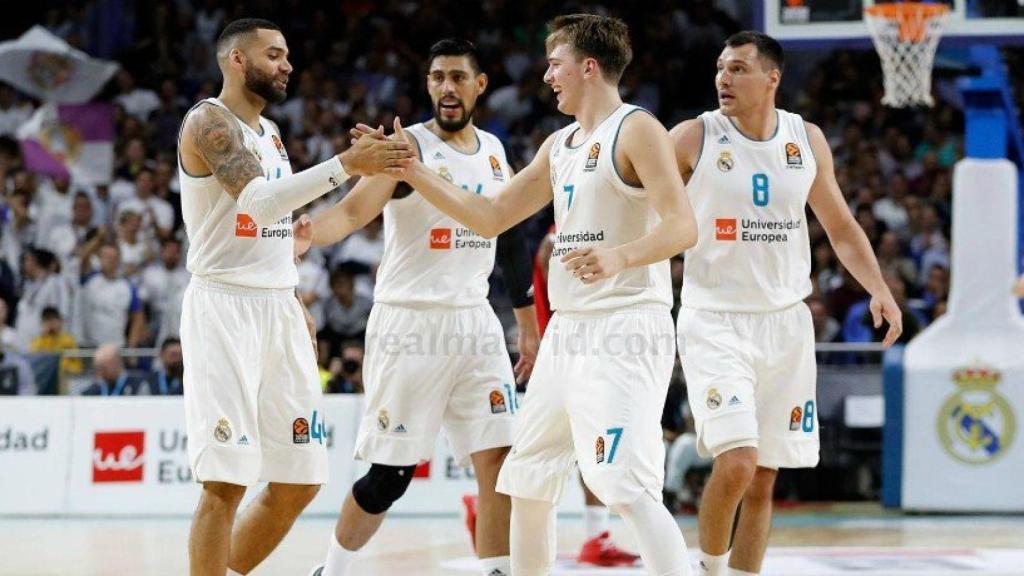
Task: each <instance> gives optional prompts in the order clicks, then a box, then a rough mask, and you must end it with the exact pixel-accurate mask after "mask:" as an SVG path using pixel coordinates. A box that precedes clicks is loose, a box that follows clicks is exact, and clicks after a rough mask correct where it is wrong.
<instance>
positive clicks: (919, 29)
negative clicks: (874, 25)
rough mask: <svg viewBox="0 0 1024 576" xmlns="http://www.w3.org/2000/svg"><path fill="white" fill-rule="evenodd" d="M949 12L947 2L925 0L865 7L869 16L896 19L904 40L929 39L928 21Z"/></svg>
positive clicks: (901, 38) (918, 40)
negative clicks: (928, 0) (927, 1)
mask: <svg viewBox="0 0 1024 576" xmlns="http://www.w3.org/2000/svg"><path fill="white" fill-rule="evenodd" d="M948 12H949V6H946V5H945V4H927V3H924V2H885V3H881V4H875V5H874V6H868V7H867V8H865V9H864V13H865V14H867V15H869V16H874V17H876V18H884V19H886V20H895V21H896V22H897V23H898V24H899V26H900V40H901V41H903V42H923V41H925V40H927V38H926V34H925V33H926V32H927V31H928V21H929V20H930V19H932V18H936V17H939V16H945V15H946V14H947V13H948Z"/></svg>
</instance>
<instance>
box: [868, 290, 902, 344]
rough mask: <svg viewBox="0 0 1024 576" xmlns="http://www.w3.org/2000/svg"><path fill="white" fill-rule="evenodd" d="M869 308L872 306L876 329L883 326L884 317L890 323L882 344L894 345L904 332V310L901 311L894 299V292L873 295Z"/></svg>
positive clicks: (872, 316)
mask: <svg viewBox="0 0 1024 576" xmlns="http://www.w3.org/2000/svg"><path fill="white" fill-rule="evenodd" d="M869 308H871V318H872V320H873V321H874V325H875V328H876V329H877V328H881V327H882V320H883V319H884V320H885V321H886V322H888V323H889V330H888V331H887V332H886V333H885V338H884V339H882V346H885V347H886V348H888V347H889V346H892V345H893V344H894V343H895V342H896V340H897V339H899V337H900V334H903V312H901V311H900V307H899V306H898V305H897V304H896V300H894V299H893V297H892V294H885V295H884V296H872V297H871V303H870V304H869Z"/></svg>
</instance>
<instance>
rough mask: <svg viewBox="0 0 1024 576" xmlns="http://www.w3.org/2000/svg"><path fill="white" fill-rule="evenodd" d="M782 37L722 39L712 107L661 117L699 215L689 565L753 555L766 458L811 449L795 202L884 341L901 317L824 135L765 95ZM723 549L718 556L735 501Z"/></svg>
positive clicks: (711, 566)
mask: <svg viewBox="0 0 1024 576" xmlns="http://www.w3.org/2000/svg"><path fill="white" fill-rule="evenodd" d="M782 67H783V54H782V46H780V45H779V43H778V42H776V41H775V40H774V39H772V38H770V37H768V36H766V35H764V34H761V33H759V32H741V33H739V34H736V35H734V36H732V37H730V38H729V39H728V40H726V46H725V49H724V50H723V51H722V54H721V56H719V59H718V75H717V77H716V79H715V86H716V88H717V89H718V99H719V109H718V110H715V111H713V112H706V113H704V114H702V115H701V116H700V117H699V118H697V119H695V120H689V121H686V122H683V123H682V124H680V125H679V126H676V127H675V128H673V129H672V138H673V141H674V144H675V150H676V160H677V162H678V164H679V170H680V172H681V173H682V176H683V177H684V178H685V179H686V180H687V190H688V191H689V193H690V198H691V199H692V200H693V209H694V212H695V214H696V217H697V221H698V222H699V227H700V238H699V240H698V242H697V245H696V246H694V247H693V248H691V249H690V250H688V251H687V252H686V273H685V277H684V280H683V289H682V305H683V307H682V309H681V311H680V313H679V318H678V334H679V355H680V358H681V359H682V362H683V370H684V372H685V375H686V386H687V393H688V395H689V401H690V406H691V409H692V411H693V416H694V420H695V422H696V425H697V435H698V442H699V443H698V449H699V451H700V452H701V453H702V454H703V455H705V456H707V455H710V456H713V457H714V458H715V460H714V467H713V469H712V473H711V477H710V479H709V480H708V483H707V486H706V487H705V489H704V495H703V498H702V500H701V506H700V514H699V523H700V526H699V532H700V546H701V564H700V566H701V570H702V571H703V573H706V574H711V575H713V576H722V575H725V574H728V575H730V576H740V575H742V576H750V575H754V574H757V573H758V572H759V571H760V569H761V562H762V560H763V558H764V553H765V548H766V546H767V544H768V532H769V527H770V524H771V509H772V488H773V486H774V483H775V476H776V473H777V471H778V469H779V468H806V467H813V466H815V465H817V463H818V419H817V404H816V403H815V380H816V366H815V360H814V329H813V327H812V324H811V315H810V312H809V310H808V308H807V306H805V305H804V304H803V299H804V298H806V297H807V296H808V295H810V293H811V281H810V274H811V257H810V245H809V242H808V236H807V222H806V219H805V206H806V205H807V204H808V203H809V204H810V206H811V210H813V212H814V215H815V216H816V217H817V219H818V221H819V222H821V224H822V226H823V227H824V228H825V231H826V232H827V233H828V237H829V240H830V241H831V242H832V246H833V247H834V248H835V251H836V254H837V255H838V256H839V260H840V261H841V262H842V263H843V265H844V266H846V268H847V269H849V270H850V272H851V273H852V274H853V275H854V277H855V278H856V279H857V280H858V281H859V282H860V283H861V284H862V285H863V286H864V287H865V288H866V289H867V290H868V292H870V293H871V295H872V298H871V313H872V315H873V316H874V322H875V326H876V327H879V326H881V323H882V321H883V319H884V320H885V321H886V322H888V323H889V330H888V333H887V334H886V337H885V342H884V343H885V345H886V346H888V345H890V344H892V343H893V342H894V341H895V340H896V338H898V337H899V335H900V332H901V331H902V320H901V316H900V311H899V308H898V307H897V305H896V302H895V301H894V300H893V297H892V295H891V294H890V293H889V289H888V287H887V286H886V284H885V281H884V280H883V279H882V275H881V273H880V272H879V268H878V262H877V261H876V260H875V256H874V254H873V253H872V251H871V245H870V243H869V242H868V239H867V237H866V236H865V235H864V232H863V231H862V230H861V228H860V226H858V225H857V222H856V221H855V220H854V218H853V216H852V214H851V213H850V210H849V208H848V207H847V204H846V201H845V200H844V199H843V195H842V192H841V191H840V190H839V186H838V185H837V184H836V179H835V176H834V174H833V169H832V153H831V151H830V150H829V146H828V143H827V142H826V141H825V136H824V135H823V134H822V132H821V129H819V128H818V127H817V126H815V125H814V124H811V123H809V122H805V121H804V120H803V119H802V118H800V116H798V115H796V114H792V113H789V112H786V111H784V110H779V109H776V108H775V92H776V90H777V88H778V86H779V81H780V79H781V77H782ZM740 502H742V503H743V505H742V507H741V508H740V515H739V522H738V525H737V526H736V533H735V537H734V540H733V542H734V544H733V547H732V557H731V559H729V558H727V552H728V545H729V538H730V535H731V534H732V529H733V519H734V517H735V514H736V508H737V506H738V505H739V503H740Z"/></svg>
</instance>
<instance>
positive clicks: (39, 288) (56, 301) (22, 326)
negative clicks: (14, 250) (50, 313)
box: [14, 248, 72, 349]
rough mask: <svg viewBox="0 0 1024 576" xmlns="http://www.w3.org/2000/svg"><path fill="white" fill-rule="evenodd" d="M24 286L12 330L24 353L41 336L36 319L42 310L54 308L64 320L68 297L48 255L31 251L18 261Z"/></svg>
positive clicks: (69, 297)
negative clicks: (15, 333) (20, 263)
mask: <svg viewBox="0 0 1024 576" xmlns="http://www.w3.org/2000/svg"><path fill="white" fill-rule="evenodd" d="M22 272H23V274H24V279H25V283H24V286H23V287H22V292H21V299H20V300H19V301H18V318H17V320H16V321H15V324H14V329H15V330H16V331H17V333H18V340H19V343H20V345H21V347H23V348H25V349H27V348H28V346H29V344H31V343H32V341H33V340H35V338H36V336H39V334H40V333H41V332H42V325H41V324H40V318H41V315H42V313H43V308H46V307H48V306H50V307H53V308H56V309H57V310H59V311H60V313H61V315H62V316H64V317H67V315H68V313H69V312H70V310H71V304H72V302H71V295H70V294H69V293H68V290H67V288H66V286H65V284H64V282H63V280H62V279H61V278H60V275H59V274H58V273H57V259H56V258H55V257H54V255H53V253H52V252H49V251H48V250H41V249H38V248H33V249H31V250H29V251H28V252H27V253H26V254H25V257H24V258H23V260H22Z"/></svg>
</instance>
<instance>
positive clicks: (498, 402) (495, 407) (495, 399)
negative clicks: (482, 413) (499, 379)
mask: <svg viewBox="0 0 1024 576" xmlns="http://www.w3.org/2000/svg"><path fill="white" fill-rule="evenodd" d="M489 398H490V402H491V414H501V413H503V412H506V411H507V410H508V406H506V405H505V395H504V394H502V393H501V390H498V389H494V390H491V394H490V397H489Z"/></svg>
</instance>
